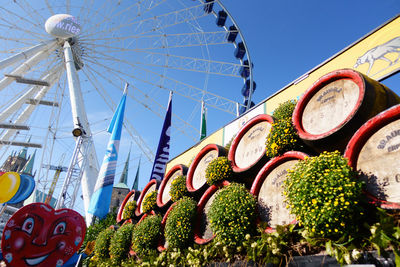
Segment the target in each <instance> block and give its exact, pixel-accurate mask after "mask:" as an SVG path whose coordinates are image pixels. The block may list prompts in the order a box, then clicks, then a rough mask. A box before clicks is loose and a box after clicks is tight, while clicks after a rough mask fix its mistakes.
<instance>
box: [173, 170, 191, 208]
mask: <svg viewBox="0 0 400 267" xmlns="http://www.w3.org/2000/svg"><path fill="white" fill-rule="evenodd" d="M187 193H188V190H187V188H186V176H184V175H179V176H178V177H176V178H175V179H174V180H173V181H172V182H171V188H170V190H169V195H170V197H171V200H172V201H173V202H176V201H178V200H179V199H181V198H182V197H184V196H186V195H187Z"/></svg>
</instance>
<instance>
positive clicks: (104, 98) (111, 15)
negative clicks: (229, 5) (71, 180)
mask: <svg viewBox="0 0 400 267" xmlns="http://www.w3.org/2000/svg"><path fill="white" fill-rule="evenodd" d="M45 24H46V25H45ZM0 39H1V40H0V124H1V125H0V160H2V161H4V159H5V157H6V156H8V155H9V153H10V152H11V151H12V150H13V146H28V147H36V148H37V152H38V153H37V160H38V161H39V162H40V165H39V168H38V170H37V174H36V180H37V189H38V190H40V191H41V192H45V193H46V192H47V191H48V190H49V186H50V184H51V181H52V179H53V176H52V174H51V172H50V167H49V166H51V165H57V164H58V163H59V158H60V157H61V156H60V155H61V154H63V157H64V155H65V154H66V155H67V158H68V157H69V158H71V157H72V156H73V153H74V151H76V145H77V143H78V141H77V137H79V136H80V135H81V134H82V133H80V132H79V131H83V132H84V134H86V135H87V136H88V137H90V138H89V139H88V141H87V142H86V143H85V146H84V148H81V149H82V150H83V152H81V153H83V155H87V156H88V157H89V159H88V163H87V165H88V166H92V167H93V168H95V167H96V166H94V165H95V164H97V158H96V153H95V150H94V144H93V139H96V136H97V135H100V134H101V133H102V132H104V130H101V129H104V127H103V125H105V124H106V123H107V121H109V119H110V118H111V116H112V112H113V110H114V109H115V107H116V104H117V103H118V101H119V98H120V97H121V95H122V91H123V90H124V84H125V83H129V88H130V91H128V101H130V103H131V104H130V105H129V104H128V106H127V108H126V113H125V122H124V126H125V130H124V131H126V132H125V134H127V135H129V137H130V139H131V140H132V141H133V143H134V146H135V147H134V148H133V150H134V151H136V154H137V155H139V154H143V155H144V157H145V158H147V160H148V161H150V162H151V161H152V160H153V159H154V153H153V149H152V146H151V145H148V143H149V140H148V138H147V137H148V136H149V133H153V132H156V133H157V132H159V129H160V128H159V126H160V124H161V123H162V119H163V116H164V113H165V109H166V105H167V99H168V94H169V91H173V92H174V99H173V105H174V107H173V119H172V121H173V135H174V138H175V139H176V140H179V143H180V144H181V145H183V146H185V147H186V148H188V147H190V146H191V145H193V144H195V143H196V142H197V140H198V139H199V127H198V125H199V118H200V112H201V105H202V103H204V105H205V106H206V107H207V113H208V118H209V120H210V121H211V120H212V119H213V118H214V119H215V120H217V121H219V122H220V125H221V126H223V124H224V123H227V122H229V121H230V120H232V119H233V118H235V117H236V116H237V114H238V111H239V113H241V112H244V111H245V110H247V109H248V108H249V107H250V106H251V104H252V102H251V96H252V93H253V91H254V89H255V83H254V81H253V75H252V66H253V64H252V62H251V59H250V55H249V51H248V48H247V45H246V42H245V40H244V37H243V35H242V33H241V31H240V28H239V26H238V25H237V23H236V22H235V20H234V19H233V18H232V16H231V15H230V13H229V11H228V10H227V9H226V8H225V7H224V6H223V4H222V3H221V2H220V1H218V0H215V1H212V0H206V1H203V0H199V1H194V0H138V1H123V0H119V1H117V0H109V1H107V0H102V1H93V0H85V1H83V0H76V1H75V0H63V1H61V0H52V1H50V0H29V1H28V0H7V1H6V3H2V5H1V6H0ZM71 88H72V89H71ZM71 131H74V136H75V138H74V137H73V135H72V134H71ZM78 139H79V138H78ZM74 148H75V149H74ZM133 158H134V157H133ZM64 164H66V162H64ZM45 166H47V167H45ZM87 175H90V172H89V174H87ZM61 183H62V181H60V182H59V184H61ZM77 186H78V187H79V181H78V182H76V184H75V185H73V186H72V187H73V188H72V189H71V188H70V189H69V190H72V191H74V192H75V196H76V190H77ZM71 195H72V193H71ZM75 196H74V197H75ZM72 201H74V200H72ZM72 205H73V202H72Z"/></svg>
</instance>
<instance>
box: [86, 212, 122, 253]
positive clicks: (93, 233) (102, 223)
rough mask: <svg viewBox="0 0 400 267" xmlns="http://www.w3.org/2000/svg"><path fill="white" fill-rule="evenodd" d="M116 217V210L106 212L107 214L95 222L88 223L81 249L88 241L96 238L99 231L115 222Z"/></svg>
mask: <svg viewBox="0 0 400 267" xmlns="http://www.w3.org/2000/svg"><path fill="white" fill-rule="evenodd" d="M116 218H117V214H116V212H111V213H109V214H107V216H106V217H105V218H104V219H101V220H99V221H97V222H95V223H94V224H92V225H90V226H89V227H88V228H87V229H86V235H85V240H84V241H83V243H82V246H81V250H83V249H85V247H86V245H87V243H88V242H91V241H94V240H96V238H97V236H98V235H99V233H100V232H101V231H103V230H104V229H106V228H108V227H110V226H111V225H114V224H116V223H117V221H116Z"/></svg>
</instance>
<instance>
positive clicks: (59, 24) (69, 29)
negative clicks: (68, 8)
mask: <svg viewBox="0 0 400 267" xmlns="http://www.w3.org/2000/svg"><path fill="white" fill-rule="evenodd" d="M44 26H45V29H46V32H47V33H48V34H50V35H53V36H54V37H57V38H62V39H68V38H71V37H74V36H77V35H78V34H79V33H80V32H81V25H80V24H79V22H78V20H77V19H76V18H75V17H74V16H72V15H69V14H56V15H54V16H51V17H50V18H48V19H47V21H46V23H45V25H44Z"/></svg>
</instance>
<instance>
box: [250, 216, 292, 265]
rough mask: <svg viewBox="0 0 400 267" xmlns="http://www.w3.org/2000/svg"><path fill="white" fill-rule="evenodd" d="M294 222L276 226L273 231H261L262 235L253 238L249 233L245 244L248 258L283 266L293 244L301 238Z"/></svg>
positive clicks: (261, 262)
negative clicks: (296, 231)
mask: <svg viewBox="0 0 400 267" xmlns="http://www.w3.org/2000/svg"><path fill="white" fill-rule="evenodd" d="M294 227H295V225H294V224H290V225H285V226H280V225H278V226H277V227H276V231H275V232H272V233H265V232H264V231H263V232H262V233H261V237H257V238H251V237H250V235H247V237H246V241H245V242H243V246H244V247H245V249H246V252H247V258H248V259H250V260H252V261H254V262H257V263H259V264H262V265H264V264H267V263H272V264H276V265H279V266H281V265H282V261H283V259H284V258H285V255H286V254H287V252H288V251H289V250H290V249H291V245H292V244H293V243H294V242H296V241H297V239H299V237H298V234H297V233H295V231H294Z"/></svg>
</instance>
